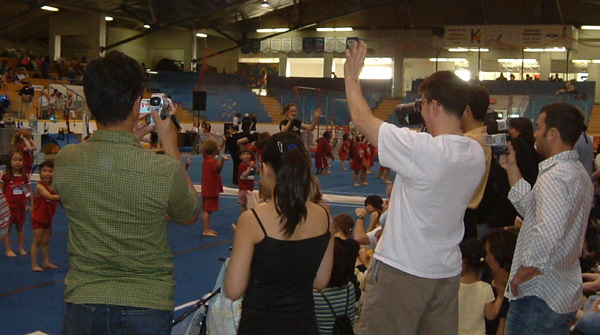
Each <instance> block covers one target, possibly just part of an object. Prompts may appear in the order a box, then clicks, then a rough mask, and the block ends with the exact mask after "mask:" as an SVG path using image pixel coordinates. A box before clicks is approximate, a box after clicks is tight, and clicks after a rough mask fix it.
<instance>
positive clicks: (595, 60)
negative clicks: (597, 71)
mask: <svg viewBox="0 0 600 335" xmlns="http://www.w3.org/2000/svg"><path fill="white" fill-rule="evenodd" d="M592 63H594V64H598V63H600V59H592Z"/></svg>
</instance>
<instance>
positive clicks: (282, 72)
mask: <svg viewBox="0 0 600 335" xmlns="http://www.w3.org/2000/svg"><path fill="white" fill-rule="evenodd" d="M287 59H288V55H287V54H286V53H283V52H280V53H279V76H281V77H285V76H286V75H287V73H286V71H287Z"/></svg>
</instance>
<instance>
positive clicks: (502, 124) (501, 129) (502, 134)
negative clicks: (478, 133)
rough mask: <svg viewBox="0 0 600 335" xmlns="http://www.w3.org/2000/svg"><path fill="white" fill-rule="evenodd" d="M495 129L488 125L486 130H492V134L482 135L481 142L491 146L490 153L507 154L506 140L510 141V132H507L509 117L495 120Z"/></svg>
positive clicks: (496, 154)
mask: <svg viewBox="0 0 600 335" xmlns="http://www.w3.org/2000/svg"><path fill="white" fill-rule="evenodd" d="M495 122H496V124H497V126H498V127H497V130H496V129H491V128H494V127H489V126H488V132H490V131H491V132H494V134H486V135H483V144H484V145H486V146H489V147H492V154H493V155H495V156H498V155H508V142H510V134H509V133H508V127H509V125H510V119H506V120H497V121H495Z"/></svg>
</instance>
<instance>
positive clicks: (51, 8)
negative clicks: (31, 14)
mask: <svg viewBox="0 0 600 335" xmlns="http://www.w3.org/2000/svg"><path fill="white" fill-rule="evenodd" d="M42 9H43V10H47V11H49V12H58V8H56V7H51V6H42Z"/></svg>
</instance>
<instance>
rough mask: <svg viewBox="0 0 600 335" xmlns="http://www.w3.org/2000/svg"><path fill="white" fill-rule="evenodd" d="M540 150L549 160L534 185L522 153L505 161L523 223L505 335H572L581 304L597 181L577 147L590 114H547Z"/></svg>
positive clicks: (552, 110) (560, 106) (538, 138)
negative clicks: (520, 161) (520, 160)
mask: <svg viewBox="0 0 600 335" xmlns="http://www.w3.org/2000/svg"><path fill="white" fill-rule="evenodd" d="M537 125H538V129H537V130H536V131H535V134H534V137H535V147H536V151H537V153H538V154H540V155H541V156H542V157H543V158H544V159H545V160H544V161H542V162H541V163H540V165H539V175H538V178H537V181H536V184H535V187H533V188H531V186H530V185H529V183H527V182H526V181H525V180H524V179H523V178H522V176H521V173H520V171H519V168H518V167H517V164H516V159H515V152H514V150H513V148H512V146H511V145H509V154H508V155H503V156H501V158H500V164H501V165H502V167H503V168H504V169H505V170H506V172H507V174H508V180H509V183H510V185H511V190H510V192H509V194H508V198H509V199H510V201H511V202H512V204H513V205H514V206H515V209H516V210H517V211H518V212H519V213H520V214H521V215H523V217H524V220H523V225H522V227H521V231H520V233H519V237H518V240H517V247H516V250H515V255H514V257H513V262H512V266H511V271H510V276H509V287H508V288H507V290H506V293H505V296H506V297H507V298H508V299H509V300H510V301H511V303H510V309H509V311H508V316H507V319H506V329H505V334H506V335H511V334H542V333H543V334H568V333H569V326H570V324H571V322H572V321H573V319H574V317H575V313H576V311H577V310H578V309H579V308H580V307H581V304H582V279H581V269H580V266H579V259H578V258H579V256H580V255H581V251H582V249H583V240H584V235H585V230H586V225H587V219H588V216H589V214H590V208H591V205H592V197H593V186H592V182H591V180H590V178H589V176H588V174H587V172H586V170H585V168H584V167H583V165H582V164H581V162H579V160H578V154H577V151H575V150H573V146H574V145H575V142H577V139H578V138H579V135H580V134H581V132H582V131H583V129H584V116H583V114H582V113H581V111H580V110H579V109H577V108H576V107H574V106H572V105H569V104H566V103H554V104H550V105H547V106H544V107H543V108H542V111H541V114H540V117H539V119H538V120H537Z"/></svg>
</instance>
